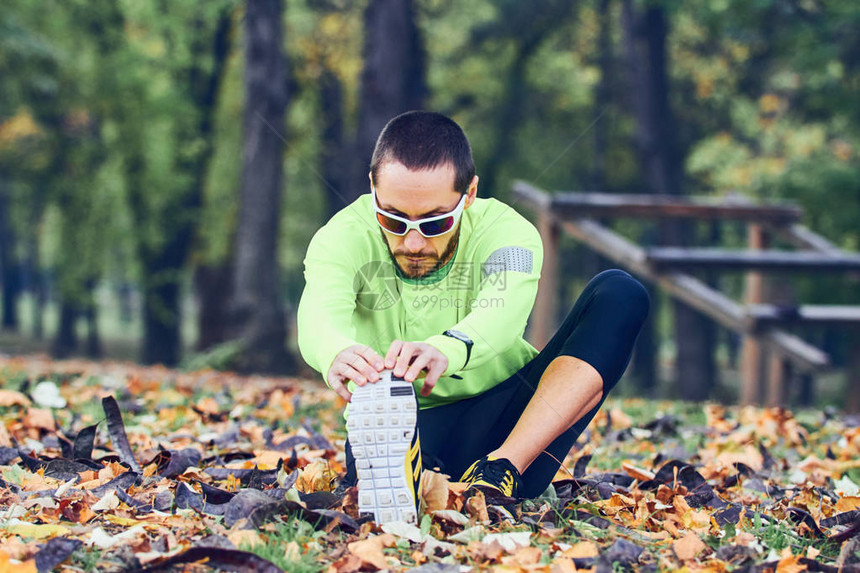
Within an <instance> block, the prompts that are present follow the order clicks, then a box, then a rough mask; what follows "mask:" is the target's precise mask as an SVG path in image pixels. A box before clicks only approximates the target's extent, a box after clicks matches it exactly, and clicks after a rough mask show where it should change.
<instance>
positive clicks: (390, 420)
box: [346, 370, 420, 523]
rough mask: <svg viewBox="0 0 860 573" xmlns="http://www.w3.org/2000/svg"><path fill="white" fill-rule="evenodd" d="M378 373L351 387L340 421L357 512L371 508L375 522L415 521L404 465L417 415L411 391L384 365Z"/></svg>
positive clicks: (416, 407) (409, 479) (411, 489)
mask: <svg viewBox="0 0 860 573" xmlns="http://www.w3.org/2000/svg"><path fill="white" fill-rule="evenodd" d="M380 376H381V379H380V380H379V381H378V382H376V383H373V384H365V385H364V386H359V387H358V388H356V390H355V392H353V394H352V400H351V401H350V405H349V417H348V418H347V422H346V429H347V433H348V435H349V444H350V447H351V448H352V455H353V456H354V457H355V469H356V472H357V474H358V511H359V513H372V514H373V516H374V520H375V521H376V522H377V523H386V522H390V521H406V522H408V523H417V521H418V513H417V511H416V507H415V506H416V503H415V498H414V497H413V493H412V492H413V488H412V486H411V484H412V483H413V482H412V475H411V473H412V470H411V466H410V467H409V468H407V464H406V454H407V452H408V451H409V448H410V446H411V445H412V438H413V435H414V434H415V431H416V426H415V423H416V420H417V419H418V404H417V402H416V399H415V390H414V389H413V388H412V384H410V383H409V382H406V381H405V380H403V379H402V378H396V377H394V376H393V375H392V374H391V371H389V370H385V371H383V372H382V373H380ZM418 455H420V453H419V454H418ZM415 495H417V493H416V494H415Z"/></svg>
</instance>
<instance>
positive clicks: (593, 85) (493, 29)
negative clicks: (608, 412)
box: [0, 0, 860, 368]
mask: <svg viewBox="0 0 860 573" xmlns="http://www.w3.org/2000/svg"><path fill="white" fill-rule="evenodd" d="M647 4H648V3H647V2H635V5H636V6H637V7H640V8H641V7H643V6H645V5H647ZM367 5H368V2H367V1H362V2H346V1H344V0H327V1H317V0H288V1H287V2H286V3H285V7H286V11H285V15H284V30H285V50H286V53H287V55H288V58H289V65H290V68H289V95H290V100H289V101H290V103H289V111H288V117H287V125H286V126H285V130H284V131H285V132H284V133H283V134H281V135H282V136H283V137H284V140H285V141H286V151H285V157H284V168H285V194H284V200H283V203H282V221H281V223H282V233H281V241H280V253H279V263H280V265H281V267H282V271H283V272H282V273H281V282H282V291H281V292H282V293H283V296H284V298H285V300H286V302H287V303H288V305H291V306H294V305H295V304H296V303H297V301H298V298H299V296H300V293H301V290H302V288H303V285H304V283H303V277H302V261H303V258H304V253H305V249H306V246H307V244H308V242H309V241H310V238H311V237H312V236H313V234H314V232H315V231H316V230H317V229H318V228H319V226H320V225H322V224H323V223H324V222H325V217H326V213H327V205H326V193H325V191H326V184H327V182H326V181H324V180H323V176H322V175H321V173H323V172H324V169H323V165H322V164H321V159H320V157H321V156H322V153H323V151H325V150H324V149H323V145H324V143H323V133H322V130H323V125H324V123H325V122H324V120H325V119H327V118H326V117H325V116H324V114H325V112H326V110H325V109H323V105H322V104H321V101H320V91H321V90H320V84H321V80H322V78H324V77H328V75H331V76H332V77H334V78H335V79H336V81H337V82H339V85H340V88H341V90H342V93H343V106H342V110H341V111H342V114H343V128H344V134H343V137H344V141H343V142H342V143H343V148H342V149H341V155H342V156H343V160H344V163H346V161H347V159H348V157H349V144H350V143H351V139H352V137H353V132H354V129H355V126H356V125H357V123H358V121H357V120H358V118H357V117H356V115H357V110H358V109H359V105H358V101H357V94H358V92H359V82H360V78H361V70H362V66H363V61H362V46H363V41H364V39H365V38H364V35H363V30H362V21H363V13H364V10H365V8H366V7H367ZM415 5H416V13H417V19H418V25H419V28H420V30H421V33H422V35H423V39H424V44H425V50H426V54H427V74H428V78H427V79H428V85H429V88H430V98H429V102H428V106H427V107H428V108H432V109H438V110H440V111H443V112H445V113H448V114H450V115H452V116H453V117H454V118H455V119H456V120H457V121H458V122H460V123H461V124H462V125H463V127H464V128H465V130H466V132H467V134H468V135H469V137H470V139H471V142H472V146H473V151H474V155H475V158H476V163H477V167H478V173H479V175H481V177H482V182H484V183H486V187H479V192H480V193H481V194H482V195H484V196H486V195H487V194H489V193H492V194H493V195H495V196H497V197H499V198H502V199H509V197H508V191H509V187H510V182H511V181H512V180H513V179H514V178H522V179H527V180H531V181H532V182H535V183H537V184H538V185H539V186H541V187H544V188H547V189H550V190H554V189H564V190H577V189H579V190H582V189H589V188H590V187H591V185H592V183H593V180H594V175H595V173H594V168H595V164H596V161H597V159H598V154H599V153H602V154H603V155H604V157H603V161H604V163H605V165H606V170H605V171H606V172H605V173H604V177H605V187H606V189H607V190H610V191H621V192H629V191H639V192H641V191H642V190H643V184H642V181H643V175H642V173H641V170H640V167H639V162H638V158H637V150H636V149H635V147H634V145H633V144H632V142H633V140H634V138H633V136H634V130H635V122H634V119H633V116H632V110H631V103H632V98H633V97H636V95H637V94H630V93H629V83H630V81H629V71H628V70H627V69H626V67H625V66H626V64H625V60H624V58H625V50H626V49H627V46H626V45H625V42H624V37H623V30H622V26H621V3H619V2H614V3H611V5H610V12H609V14H608V18H609V20H608V21H609V24H610V26H609V36H610V37H609V40H610V41H611V54H610V56H611V58H610V67H609V69H607V70H604V69H602V68H601V59H600V57H601V54H600V41H601V36H600V34H601V26H600V18H601V14H600V3H599V2H597V1H596V0H586V1H583V2H579V3H575V4H571V3H569V2H562V1H560V0H541V1H540V2H539V3H523V2H516V1H504V2H498V1H492V0H474V1H471V2H455V1H452V0H418V1H417V2H416V3H415ZM659 5H660V6H661V7H662V8H663V9H664V10H665V12H666V15H667V18H668V23H669V30H670V31H669V38H668V44H667V50H668V54H669V64H670V67H669V72H670V79H671V85H670V90H671V98H672V104H673V109H674V111H675V113H676V114H677V118H678V121H677V124H678V130H679V138H680V141H681V143H682V145H683V147H684V149H686V150H688V151H689V153H688V154H687V162H686V166H685V167H686V173H685V174H686V176H687V190H688V191H690V192H695V193H697V194H704V193H712V194H716V195H725V194H728V193H730V192H740V193H742V194H744V195H747V196H750V197H753V198H769V199H770V198H785V199H791V200H794V201H796V202H797V203H798V204H799V205H800V206H802V207H803V208H804V210H805V212H806V215H807V219H806V221H805V222H806V223H807V224H808V225H809V226H811V227H812V228H813V229H815V230H817V231H818V232H821V233H823V234H824V235H825V236H827V237H828V238H830V239H831V240H833V241H835V242H836V243H837V244H839V245H840V246H842V247H844V248H847V249H849V250H858V249H860V236H858V230H857V225H856V221H857V220H858V218H860V192H858V191H860V190H858V183H857V182H858V181H860V167H858V165H857V155H858V153H860V130H858V125H860V103H858V99H857V97H856V93H857V85H858V82H860V53H858V49H857V43H856V30H857V28H858V27H860V5H858V4H857V3H852V2H844V1H841V0H821V1H818V2H790V3H786V2H781V1H779V0H754V1H749V0H692V1H690V2H660V3H659ZM243 10H244V7H243V4H242V3H241V2H238V1H236V0H217V1H214V2H204V3H200V2H195V1H193V0H178V1H176V2H173V3H171V6H170V10H168V11H165V10H164V9H163V6H162V5H161V4H159V3H146V2H143V3H140V2H134V1H132V0H122V1H121V2H110V1H107V0H98V1H93V2H88V1H85V0H72V1H71V2H57V1H56V0H50V1H49V2H48V3H47V4H44V3H41V4H40V3H33V2H29V1H26V0H9V1H8V2H7V3H6V4H5V5H4V11H3V14H2V15H0V77H2V78H3V81H2V82H0V172H2V173H3V181H2V182H0V184H2V185H0V193H4V195H5V196H8V197H9V198H10V201H11V205H10V218H11V220H12V221H13V230H14V233H15V235H16V238H17V239H18V240H17V245H16V251H15V257H16V259H17V260H18V261H20V262H24V261H25V260H27V261H29V262H30V263H31V264H32V265H33V266H34V268H35V269H36V270H40V271H42V272H43V273H50V274H51V276H52V277H53V280H54V283H53V286H55V287H56V292H57V293H59V295H60V297H61V298H63V299H64V300H72V301H74V302H75V303H76V304H77V305H78V306H79V307H81V308H85V307H86V306H87V305H89V304H99V303H98V301H92V300H91V298H90V290H91V289H90V288H89V287H88V285H92V284H93V283H94V282H95V283H99V282H105V281H117V282H132V283H134V284H135V286H136V287H137V288H140V286H141V285H147V286H149V287H153V286H157V285H160V284H164V283H171V282H173V283H176V282H181V281H183V280H186V279H187V277H188V275H189V271H190V270H192V269H193V268H194V267H196V266H197V265H204V264H205V265H221V264H224V263H226V262H227V261H229V260H230V258H231V256H232V243H233V240H234V236H235V226H236V220H237V217H238V201H237V195H238V193H237V192H238V189H239V188H240V185H241V180H240V179H241V169H242V156H243V147H242V140H243V126H244V115H243V100H244V93H243V89H244V87H243V74H244V63H243V52H242V46H243V38H242V36H243V33H244V30H243ZM225 14H227V15H228V17H229V23H230V26H229V39H230V50H229V52H228V53H227V56H226V60H225V67H224V73H223V78H222V80H221V83H220V86H219V88H218V90H217V95H218V97H217V98H215V101H214V103H213V104H212V105H214V108H210V107H208V106H209V105H210V104H209V103H207V102H206V101H205V100H201V99H200V97H199V96H200V92H201V89H202V86H203V85H204V84H205V82H201V81H200V78H202V77H206V75H207V74H209V73H211V72H212V71H213V69H214V66H215V65H216V59H215V57H214V48H213V46H214V44H213V41H214V40H213V38H214V34H215V31H216V29H217V26H218V23H219V22H220V21H221V18H223V17H224V15H225ZM518 58H519V59H518ZM523 58H524V59H523ZM520 60H522V61H521V63H523V65H524V68H523V70H522V74H521V75H520V76H517V75H516V73H515V72H516V68H515V65H516V64H517V62H518V61H520ZM604 74H608V75H607V76H606V78H604V77H603V76H604ZM195 78H196V80H195ZM603 79H606V80H607V81H608V82H609V88H610V93H609V96H608V99H601V97H602V96H601V95H600V93H599V91H598V88H599V87H600V85H601V81H602V80H603ZM515 89H516V90H522V98H523V99H522V102H523V103H522V104H521V105H519V106H518V107H517V108H516V109H515V110H514V112H513V113H512V112H511V110H510V109H507V108H506V107H505V102H506V101H508V98H509V96H510V95H511V93H512V91H513V90H515ZM210 111H211V112H213V114H212V118H211V120H212V132H211V134H209V135H203V134H202V132H201V129H200V124H201V120H202V118H204V117H206V114H207V112H210ZM598 131H599V132H600V133H601V134H602V137H603V140H604V142H605V143H604V145H605V149H603V150H602V151H600V150H598V143H597V137H596V136H597V133H598ZM501 141H507V142H509V145H508V146H507V147H504V146H501V144H500V142H501ZM210 152H211V160H210V161H208V162H206V161H204V159H202V158H205V157H206V156H207V154H208V153H210ZM497 152H500V153H502V154H503V157H501V161H500V163H499V164H498V165H497V166H495V167H494V165H495V163H493V162H494V161H496V160H497V159H498V158H496V157H495V154H496V153H497ZM198 160H199V161H204V162H205V163H206V165H204V167H203V171H202V175H200V173H199V172H198V171H197V170H196V168H195V165H196V163H195V162H197V161H198ZM491 169H492V170H493V171H494V172H493V173H489V171H490V170H491ZM491 180H494V184H493V187H494V188H493V189H490V188H489V187H490V185H489V182H490V181H491ZM198 193H201V195H200V197H199V200H197V194H198ZM515 206H516V205H515ZM834 206H838V208H834ZM189 227H190V228H191V232H192V235H193V238H192V241H193V242H192V244H191V246H190V247H189V251H190V252H189V253H187V256H185V257H184V258H182V260H180V261H179V262H173V263H171V264H169V265H162V266H164V267H165V268H156V266H158V265H156V263H157V262H159V256H160V255H163V253H164V250H165V249H166V248H167V247H168V246H169V245H170V244H171V241H173V240H175V239H176V237H177V235H178V234H179V233H180V232H182V231H183V230H184V229H188V228H189ZM629 228H631V229H633V230H634V231H637V229H635V228H633V227H629ZM625 229H628V227H625ZM732 233H733V231H731V230H728V231H727V232H726V233H725V235H724V239H723V240H724V244H725V245H726V246H738V244H743V237H739V236H738V234H737V233H734V234H732ZM187 282H188V281H187V280H186V283H187ZM727 284H729V289H730V290H733V292H734V291H738V290H739V288H740V287H739V284H738V282H737V281H735V282H734V283H732V282H731V280H728V281H727ZM850 287H851V285H846V284H844V281H842V282H840V280H839V279H829V278H823V279H822V278H818V277H817V278H816V280H815V282H813V281H811V280H799V281H798V282H797V288H798V290H799V292H800V294H801V295H802V298H803V299H804V300H805V301H815V300H821V301H824V302H843V303H846V304H848V303H851V304H855V303H857V300H856V293H852V292H851V288H850ZM186 290H187V289H186ZM854 290H855V291H856V288H855V289H854ZM828 297H830V298H828ZM834 297H835V298H836V299H838V300H833V298H834ZM160 311H161V313H162V314H163V315H165V316H166V317H167V319H170V320H181V319H182V318H183V317H181V316H172V315H171V313H172V312H176V311H175V309H169V308H166V307H165V308H161V309H160ZM667 324H668V323H667ZM667 328H668V327H667V326H666V327H664V328H663V330H666V329H667ZM232 352H233V351H232V350H231V349H230V348H226V347H223V348H218V349H215V350H213V351H212V352H211V353H208V354H206V355H203V356H197V357H193V358H192V359H190V360H189V362H188V364H189V365H190V366H194V367H197V366H215V367H218V368H221V367H229V363H230V359H231V358H232V354H231V353H232Z"/></svg>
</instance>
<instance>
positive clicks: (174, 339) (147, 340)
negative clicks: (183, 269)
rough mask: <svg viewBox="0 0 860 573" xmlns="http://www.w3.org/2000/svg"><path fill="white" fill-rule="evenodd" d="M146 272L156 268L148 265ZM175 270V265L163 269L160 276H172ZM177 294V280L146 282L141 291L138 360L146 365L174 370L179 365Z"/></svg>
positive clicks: (180, 338) (180, 343) (178, 293)
mask: <svg viewBox="0 0 860 573" xmlns="http://www.w3.org/2000/svg"><path fill="white" fill-rule="evenodd" d="M147 268H148V269H149V270H155V269H156V268H157V265H148V267H147ZM175 270H176V267H175V266H174V265H164V270H163V271H162V272H163V273H172V272H175ZM159 274H161V273H159ZM180 292H181V289H180V287H179V282H178V281H176V280H166V281H163V282H155V281H148V282H147V285H146V287H145V288H144V291H143V332H144V336H143V348H142V353H141V360H142V361H143V362H144V363H145V364H165V365H168V366H173V365H176V364H178V363H179V360H180V357H181V355H182V352H181V351H182V336H181V332H180V326H181V324H182V320H181V316H180V315H179V306H180V305H179V303H180V296H179V295H180Z"/></svg>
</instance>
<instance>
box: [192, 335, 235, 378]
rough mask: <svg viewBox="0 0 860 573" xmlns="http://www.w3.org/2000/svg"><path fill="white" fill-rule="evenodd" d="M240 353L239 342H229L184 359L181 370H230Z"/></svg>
mask: <svg viewBox="0 0 860 573" xmlns="http://www.w3.org/2000/svg"><path fill="white" fill-rule="evenodd" d="M241 352H242V344H241V343H240V342H239V341H230V342H225V343H223V344H219V345H217V346H215V347H213V348H210V349H209V350H207V351H205V352H199V353H197V354H193V355H191V356H189V357H188V358H186V359H185V360H184V361H183V362H182V370H185V371H186V372H195V371H198V370H208V369H212V370H221V371H227V370H232V369H234V368H233V365H234V364H235V361H236V358H237V356H238V355H239V353H241Z"/></svg>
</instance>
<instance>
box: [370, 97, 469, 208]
mask: <svg viewBox="0 0 860 573" xmlns="http://www.w3.org/2000/svg"><path fill="white" fill-rule="evenodd" d="M387 161H397V162H399V163H402V164H403V165H404V167H406V168H407V169H410V170H414V171H420V170H423V169H434V168H436V167H439V166H442V165H445V164H446V163H450V164H451V165H453V166H454V189H455V190H456V191H459V192H460V193H466V192H467V191H468V190H469V184H470V183H471V182H472V178H474V177H475V162H474V161H473V160H472V148H471V147H470V146H469V140H468V139H467V138H466V134H465V133H463V130H462V129H460V126H459V125H457V124H456V123H455V122H454V120H452V119H450V118H447V117H445V116H444V115H442V114H441V113H435V112H428V111H407V112H406V113H403V114H400V115H398V116H397V117H395V118H394V119H392V120H391V121H389V122H388V124H387V125H386V126H385V127H384V128H383V130H382V132H381V133H380V134H379V138H378V139H377V140H376V147H375V148H374V149H373V158H372V159H371V160H370V175H371V177H372V178H373V181H374V183H375V182H376V181H377V176H378V175H379V169H380V167H382V164H383V163H385V162H387Z"/></svg>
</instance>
